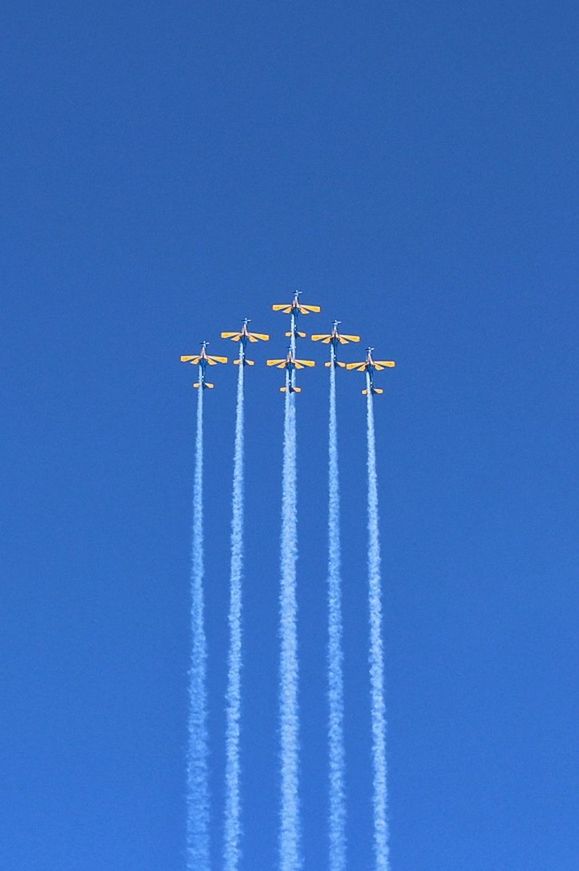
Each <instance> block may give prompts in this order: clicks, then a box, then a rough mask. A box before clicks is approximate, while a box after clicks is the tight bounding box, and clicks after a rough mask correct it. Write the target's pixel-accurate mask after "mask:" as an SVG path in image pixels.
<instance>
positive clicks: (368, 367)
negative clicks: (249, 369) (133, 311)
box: [180, 290, 396, 396]
mask: <svg viewBox="0 0 579 871" xmlns="http://www.w3.org/2000/svg"><path fill="white" fill-rule="evenodd" d="M300 296H301V291H300V290H296V291H295V293H294V295H293V299H292V301H291V302H289V303H281V304H276V305H273V306H272V309H273V310H274V311H275V312H281V313H282V314H286V315H289V316H290V318H291V320H290V328H289V330H288V331H287V332H286V333H285V335H286V336H287V337H288V338H289V340H290V344H289V348H288V351H287V354H286V356H285V357H281V358H279V359H273V360H266V365H267V366H273V367H275V368H277V369H286V370H287V372H288V377H287V381H286V386H283V387H280V391H281V393H285V392H286V391H287V390H289V392H290V393H301V387H298V386H297V384H296V370H299V369H304V368H311V367H313V366H315V365H316V363H315V361H314V360H303V359H301V358H298V357H297V356H296V346H297V340H298V339H305V338H306V333H304V332H303V331H302V330H300V329H298V319H299V317H300V316H303V317H305V316H306V315H309V314H319V312H320V311H321V309H320V306H319V305H304V304H303V303H302V302H301V301H300ZM250 322H251V321H250V319H249V318H245V319H244V321H243V326H242V327H241V329H240V330H237V331H236V330H233V331H225V332H222V333H221V338H222V339H230V340H231V341H232V342H238V343H239V348H240V350H239V357H237V359H234V360H233V363H234V364H236V365H242V366H253V365H254V364H255V361H254V360H250V359H248V357H247V354H246V351H247V346H248V344H253V343H255V342H268V341H269V338H270V337H269V335H267V333H254V332H252V331H251V330H250V329H249V324H250ZM341 323H342V322H341V321H334V323H333V325H332V331H331V332H330V333H316V334H314V335H312V336H311V339H312V341H313V342H321V343H322V344H324V345H329V347H330V359H329V360H328V361H327V362H326V363H325V365H326V366H334V367H335V368H338V367H340V368H342V369H346V370H347V371H349V372H363V373H365V374H366V388H365V389H364V390H362V393H363V394H364V395H365V396H366V395H367V394H368V392H370V393H371V394H372V395H379V394H382V393H384V390H383V389H382V388H381V387H376V386H375V384H374V373H375V372H381V371H382V370H383V369H391V368H393V367H394V366H396V363H395V362H394V360H375V359H374V357H373V356H372V352H373V351H374V348H371V347H370V348H366V359H365V360H361V361H360V362H355V363H346V362H344V361H342V360H339V359H338V348H339V347H340V345H348V344H349V343H350V342H359V341H360V336H352V335H347V334H346V333H340V331H339V329H338V328H339V326H340V324H341ZM208 344H209V342H202V343H201V350H200V351H199V353H198V354H186V355H183V356H182V357H181V358H180V359H181V362H182V363H190V364H191V365H192V366H198V367H199V376H198V381H196V382H195V383H194V384H193V387H195V388H197V389H201V390H207V389H212V388H213V387H215V385H214V384H212V383H211V382H209V381H208V380H207V369H208V367H209V366H217V365H218V364H219V363H227V362H228V358H227V357H220V356H219V357H218V356H216V355H214V354H208V353H207V346H208Z"/></svg>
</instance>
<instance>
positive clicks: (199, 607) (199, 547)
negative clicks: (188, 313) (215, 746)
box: [187, 378, 210, 871]
mask: <svg viewBox="0 0 579 871" xmlns="http://www.w3.org/2000/svg"><path fill="white" fill-rule="evenodd" d="M199 381H201V378H199ZM203 393H204V390H203V388H202V387H200V388H199V393H198V399H197V434H196V442H195V471H194V478H193V544H192V555H191V667H190V671H189V747H188V754H187V868H188V869H189V871H209V864H210V858H209V785H208V773H207V753H208V750H207V699H206V692H207V691H206V686H205V680H206V669H207V643H206V639H205V627H204V622H203V619H204V615H203V612H204V596H203V574H204V555H203Z"/></svg>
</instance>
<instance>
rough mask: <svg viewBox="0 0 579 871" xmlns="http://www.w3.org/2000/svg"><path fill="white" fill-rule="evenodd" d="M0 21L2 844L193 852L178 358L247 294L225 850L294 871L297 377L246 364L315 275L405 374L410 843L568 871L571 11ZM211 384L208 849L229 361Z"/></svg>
mask: <svg viewBox="0 0 579 871" xmlns="http://www.w3.org/2000/svg"><path fill="white" fill-rule="evenodd" d="M1 24H2V33H3V36H4V48H3V52H2V61H1V64H2V67H3V106H2V113H1V117H0V127H1V140H2V141H1V145H2V154H3V158H2V188H1V195H2V203H3V212H4V219H5V229H4V233H3V244H2V248H3V253H2V258H1V266H0V270H1V275H0V277H1V283H2V288H3V299H4V302H3V307H2V322H3V327H4V329H3V341H2V357H3V361H4V363H3V378H2V392H3V397H4V399H3V410H4V414H3V431H4V437H3V444H4V450H3V454H4V464H3V465H4V474H3V487H2V489H3V499H2V517H1V523H2V525H1V529H2V534H1V555H2V575H3V585H2V586H3V608H2V610H3V621H2V622H3V627H2V632H1V634H0V637H1V644H2V647H3V652H2V690H1V692H2V715H1V717H0V769H1V771H2V777H1V786H0V791H1V793H2V813H1V815H0V866H1V867H2V868H5V869H7V871H103V869H106V871H137V869H138V871H179V869H183V868H184V846H185V803H184V793H185V767H184V758H185V747H186V715H187V708H186V705H187V675H186V672H187V667H188V641H189V625H188V604H189V591H188V583H189V553H190V530H191V485H192V473H193V447H194V446H193V432H194V400H195V395H194V392H193V390H192V388H191V382H192V380H193V377H192V376H193V371H191V370H188V369H187V368H186V367H184V366H183V365H181V364H179V362H178V358H179V355H180V354H184V353H191V352H193V351H194V350H195V349H196V348H197V347H198V343H199V341H200V340H201V339H204V338H207V339H209V340H211V342H212V344H211V350H212V351H214V352H216V353H223V352H224V350H225V349H224V348H223V343H220V342H219V341H218V340H217V336H218V333H219V331H220V330H222V329H234V328H236V327H237V326H238V325H239V324H240V322H241V319H242V318H243V317H244V316H246V315H247V316H250V317H252V318H253V326H254V327H255V328H256V329H258V330H263V331H266V332H271V333H272V334H273V337H272V342H271V343H270V344H269V346H268V347H267V348H265V347H264V348H262V347H260V348H258V349H257V350H256V352H255V356H256V358H257V359H259V360H260V365H259V366H256V367H254V369H253V370H251V371H249V372H248V379H247V402H248V420H247V434H246V443H247V476H248V478H247V482H248V491H247V518H246V520H247V548H248V554H247V557H248V560H247V571H246V579H245V605H246V610H245V617H244V620H245V624H244V625H245V657H246V660H245V661H246V665H245V671H244V682H245V684H244V686H245V694H244V719H243V738H242V742H243V743H242V752H243V758H242V762H243V772H244V780H243V794H244V825H245V831H246V834H245V840H244V851H245V857H246V861H245V865H244V867H245V868H246V869H268V868H273V867H275V861H274V857H275V850H276V839H277V824H276V815H277V802H278V769H277V752H278V742H277V735H276V728H277V665H278V652H277V593H278V585H279V567H278V562H279V552H278V551H279V548H278V541H279V525H280V524H279V514H280V488H281V467H280V461H281V432H282V430H281V427H282V409H283V400H282V397H281V394H279V393H278V392H277V387H278V386H279V384H280V383H281V377H280V373H279V372H277V371H272V370H267V369H266V368H265V366H263V365H262V361H263V360H264V359H265V357H266V356H270V355H272V356H279V355H281V354H283V351H284V349H285V347H286V341H285V339H283V337H282V335H281V331H282V329H283V327H285V321H284V319H283V317H282V316H281V315H274V314H273V313H272V312H271V308H270V307H271V303H272V302H283V301H285V299H287V298H288V296H289V293H290V292H291V291H292V290H293V289H294V288H295V287H301V288H302V289H303V291H304V301H306V302H307V301H309V302H312V303H317V304H320V305H321V306H322V308H323V312H322V314H321V315H320V316H317V319H316V320H315V321H314V318H313V316H312V318H311V320H310V322H309V323H312V324H313V323H315V331H318V330H320V331H324V330H325V329H326V327H327V326H329V323H330V321H331V320H332V319H333V318H334V317H337V318H341V319H342V320H343V322H344V324H343V328H344V330H346V331H347V332H359V333H361V335H362V336H363V338H364V340H366V341H368V342H371V343H372V344H374V345H375V346H376V349H377V353H378V355H379V356H384V357H393V358H394V359H396V360H398V362H399V366H398V368H397V369H395V370H389V371H386V372H384V373H382V374H381V375H380V376H379V378H380V384H381V385H382V386H384V387H385V388H386V392H385V395H384V396H383V397H380V398H378V399H377V400H376V423H377V428H378V465H379V474H380V500H381V509H382V514H381V534H382V542H383V580H384V607H385V646H386V669H387V687H388V709H389V764H390V801H391V828H392V867H393V869H394V871H465V869H468V871H551V869H552V871H574V869H576V868H577V856H578V855H579V828H578V826H577V819H578V813H579V798H578V796H579V783H578V779H579V778H578V771H579V766H578V762H579V759H578V755H579V753H578V750H577V748H578V741H577V722H578V714H579V711H578V706H577V678H576V674H577V665H578V653H579V650H578V642H577V637H578V636H577V606H578V603H579V587H578V584H577V579H578V568H577V567H578V548H577V490H578V484H579V481H578V473H577V468H578V467H577V447H576V445H577V423H578V420H577V412H576V403H577V385H576V382H577V375H576V372H577V364H576V356H577V352H576V348H577V338H576V337H577V320H578V319H577V315H578V309H579V303H578V302H577V289H576V288H577V266H578V257H577V248H576V245H577V230H578V225H577V200H576V198H575V193H576V185H577V150H578V148H577V147H578V144H579V143H578V139H579V137H578V122H577V118H578V114H577V63H576V56H577V44H578V36H579V33H578V31H579V26H578V25H579V16H578V14H577V6H576V3H571V2H567V0H562V2H559V3H552V2H547V0H538V2H534V0H531V2H528V0H527V2H523V0H501V2H498V0H487V2H484V3H483V2H467V3H464V2H462V3H459V2H456V0H455V2H440V3H434V4H433V3H432V2H422V0H405V2H400V0H393V2H388V3H383V2H361V3H343V2H335V3H328V2H324V0H322V2H303V0H295V2H293V3H277V2H273V3H256V2H251V0H249V2H246V3H232V2H224V3H209V2H195V3H192V2H180V0H164V2H160V0H150V2H146V3H145V2H143V3H137V2H128V0H120V2H114V3H113V2H110V0H104V2H103V0H99V2H98V3H95V2H93V0H87V2H83V3H78V2H71V0H55V2H53V3H39V2H34V0H32V2H30V3H22V2H18V3H17V2H14V0H8V2H7V3H5V4H4V6H3V11H2V13H1ZM574 187H575V190H574ZM309 323H308V331H311V329H312V327H311V326H309ZM308 341H309V340H308ZM222 348H223V350H222ZM218 349H219V350H218ZM234 350H235V346H234V345H231V346H230V348H228V351H229V352H230V353H232V352H234ZM307 350H308V352H309V354H310V355H312V356H314V357H315V359H317V360H320V361H321V360H322V359H323V350H322V349H320V348H319V347H317V346H315V345H312V344H311V343H309V347H307ZM357 353H359V352H356V353H352V354H349V355H348V357H349V359H355V357H356V355H357ZM212 374H213V373H212ZM338 374H339V383H338V390H339V409H338V412H339V425H340V450H341V470H342V492H343V504H342V507H343V551H344V553H343V556H344V561H345V567H344V606H345V657H346V658H345V670H346V675H345V676H346V743H347V762H348V772H347V781H348V812H349V818H348V838H349V846H350V859H351V868H352V869H356V871H358V869H359V871H366V869H371V867H372V864H371V804H370V802H371V790H370V780H371V768H370V745H369V728H370V720H369V688H368V676H367V644H368V640H367V586H366V581H367V578H366V569H365V542H366V532H365V488H366V479H365V465H364V463H365V430H364V423H365V420H364V413H365V412H364V402H363V398H362V396H361V394H360V390H361V387H362V381H363V378H362V376H360V375H356V374H349V373H342V372H340V373H338ZM214 380H215V381H216V383H217V388H216V390H215V391H214V392H213V393H211V394H208V395H207V397H206V398H207V403H206V434H207V449H206V479H205V484H206V523H207V539H208V540H207V628H208V644H209V675H210V686H209V701H210V742H211V788H212V794H213V811H214V817H213V828H212V836H213V844H214V848H215V855H216V857H217V856H218V850H219V847H220V837H221V812H222V807H223V763H224V749H223V733H224V710H223V695H224V689H225V658H226V642H227V635H226V605H227V582H228V553H229V541H228V536H229V521H230V501H231V498H230V497H231V473H232V447H233V423H234V421H233V412H234V398H235V397H234V393H235V371H234V369H233V367H232V366H230V367H228V368H227V369H226V368H225V367H223V368H222V369H220V370H219V371H216V372H215V379H214ZM301 383H302V386H303V388H304V392H303V394H302V395H301V396H300V397H298V442H299V445H298V451H299V486H300V492H299V508H300V514H299V532H300V557H299V565H298V584H299V605H300V617H299V635H300V653H301V669H302V681H301V689H300V702H301V707H302V712H303V717H302V733H301V737H302V746H303V752H302V807H303V821H304V855H305V859H306V868H308V869H323V868H325V867H326V855H327V841H326V834H325V820H326V807H327V795H326V743H325V741H326V738H325V718H326V702H325V681H326V674H325V643H326V635H325V622H326V563H327V554H326V505H327V480H326V462H327V370H325V369H323V368H321V367H319V366H318V368H316V369H315V370H312V371H311V372H310V371H308V372H306V373H304V375H303V377H302V380H301ZM215 867H219V864H218V863H217V862H216V865H215Z"/></svg>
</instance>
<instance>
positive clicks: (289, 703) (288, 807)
mask: <svg viewBox="0 0 579 871" xmlns="http://www.w3.org/2000/svg"><path fill="white" fill-rule="evenodd" d="M290 383H291V378H290V373H289V371H288V370H286V393H285V410H284V439H283V442H284V447H283V474H282V516H281V523H282V528H281V591H280V636H281V639H280V640H281V663H280V721H281V722H280V732H281V808H280V839H279V853H280V871H299V869H300V868H301V867H302V862H301V854H300V819H299V813H300V812H299V795H298V787H299V770H298V768H299V709H298V643H297V600H296V560H297V511H296V484H297V481H296V417H295V395H294V394H293V393H290V391H289V387H290Z"/></svg>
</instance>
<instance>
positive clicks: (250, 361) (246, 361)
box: [233, 357, 255, 366]
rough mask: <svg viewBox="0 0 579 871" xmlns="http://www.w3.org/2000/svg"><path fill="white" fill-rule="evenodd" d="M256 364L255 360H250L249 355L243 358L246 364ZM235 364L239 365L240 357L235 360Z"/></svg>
mask: <svg viewBox="0 0 579 871" xmlns="http://www.w3.org/2000/svg"><path fill="white" fill-rule="evenodd" d="M254 364H255V360H248V359H247V357H244V358H243V365H244V366H253V365H254ZM233 365H234V366H239V358H238V357H237V358H236V359H235V360H234V361H233Z"/></svg>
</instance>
